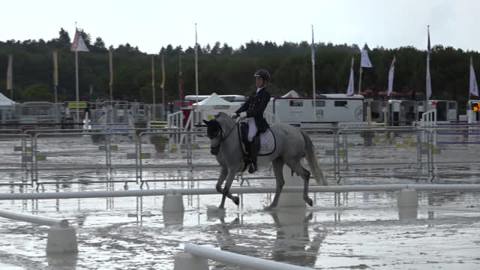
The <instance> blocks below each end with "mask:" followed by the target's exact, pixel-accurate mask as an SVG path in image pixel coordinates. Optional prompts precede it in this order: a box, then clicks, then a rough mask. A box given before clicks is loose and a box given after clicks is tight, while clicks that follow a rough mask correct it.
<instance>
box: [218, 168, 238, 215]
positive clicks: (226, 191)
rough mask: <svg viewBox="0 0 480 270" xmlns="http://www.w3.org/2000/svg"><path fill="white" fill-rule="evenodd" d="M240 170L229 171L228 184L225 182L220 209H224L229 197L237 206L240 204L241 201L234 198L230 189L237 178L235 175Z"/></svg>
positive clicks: (236, 197)
mask: <svg viewBox="0 0 480 270" xmlns="http://www.w3.org/2000/svg"><path fill="white" fill-rule="evenodd" d="M237 171H238V170H232V169H230V170H228V174H227V178H226V182H225V188H224V189H223V195H222V202H221V203H220V206H219V207H218V208H221V209H223V208H224V207H225V199H226V198H227V197H228V198H230V199H231V200H232V201H233V202H234V203H235V204H236V205H238V204H239V203H240V199H239V198H238V196H233V195H232V193H230V187H231V186H232V183H233V179H234V178H235V174H236V173H237Z"/></svg>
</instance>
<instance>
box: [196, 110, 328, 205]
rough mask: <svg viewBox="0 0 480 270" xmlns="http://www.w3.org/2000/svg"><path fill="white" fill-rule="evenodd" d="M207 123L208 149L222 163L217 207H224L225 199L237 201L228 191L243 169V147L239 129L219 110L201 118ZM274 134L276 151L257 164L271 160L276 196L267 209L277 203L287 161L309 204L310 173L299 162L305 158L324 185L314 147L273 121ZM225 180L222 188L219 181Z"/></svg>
mask: <svg viewBox="0 0 480 270" xmlns="http://www.w3.org/2000/svg"><path fill="white" fill-rule="evenodd" d="M204 122H205V124H206V125H207V135H208V137H209V138H210V152H211V153H212V154H213V155H215V156H216V158H217V161H218V163H219V164H220V166H221V171H220V177H219V178H218V181H217V185H216V189H217V191H218V192H219V193H221V194H223V196H222V202H221V203H220V206H219V208H220V209H223V208H224V206H225V198H226V197H228V198H230V199H231V200H232V201H233V202H234V203H235V204H237V205H238V204H239V199H238V196H233V195H232V194H231V193H230V187H231V186H232V182H233V180H234V178H235V175H236V174H237V173H239V172H241V171H242V169H244V168H245V164H244V158H243V150H242V144H241V138H240V135H239V134H240V132H239V124H238V123H236V122H235V121H234V120H233V119H232V118H231V117H230V116H228V115H227V114H225V113H219V114H218V115H216V116H215V119H213V120H210V121H204ZM270 129H271V131H272V133H273V135H274V137H275V142H276V147H275V150H274V151H273V152H272V153H270V154H268V155H264V156H259V163H260V164H261V163H265V162H271V163H272V165H273V172H274V174H275V179H276V189H275V197H274V198H273V201H272V203H271V204H270V206H268V207H267V209H271V208H274V207H276V206H277V204H278V200H279V198H280V193H281V191H282V188H283V185H284V184H285V180H284V178H283V165H284V164H286V165H287V166H288V167H290V168H291V169H292V171H294V172H295V173H296V174H297V175H299V176H301V177H302V179H303V180H304V185H303V187H304V188H303V199H304V201H305V202H306V203H307V204H308V205H310V206H312V199H311V198H310V197H308V182H309V180H310V172H309V171H308V170H306V169H305V168H303V167H302V165H301V163H300V161H301V159H302V158H304V157H305V158H306V159H307V161H308V165H309V167H310V169H311V170H312V172H313V175H314V177H315V179H316V181H317V183H318V184H323V185H327V181H326V179H325V178H324V176H323V173H322V170H321V169H320V167H319V166H318V163H317V160H316V157H315V152H314V146H313V144H312V141H311V140H310V137H309V136H308V135H307V134H305V133H304V132H303V131H301V130H300V129H298V128H295V127H292V126H290V125H286V124H275V125H273V126H272V127H271V128H270ZM225 180H226V183H225V187H224V188H223V189H222V184H223V182H224V181H225Z"/></svg>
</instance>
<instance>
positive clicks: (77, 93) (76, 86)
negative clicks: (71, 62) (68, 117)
mask: <svg viewBox="0 0 480 270" xmlns="http://www.w3.org/2000/svg"><path fill="white" fill-rule="evenodd" d="M78 88H79V86H78V51H77V50H75V101H76V106H75V107H76V111H77V125H78V123H80V110H79V108H78V107H79V105H78V103H80V94H79V89H78Z"/></svg>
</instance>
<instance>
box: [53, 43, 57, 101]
mask: <svg viewBox="0 0 480 270" xmlns="http://www.w3.org/2000/svg"><path fill="white" fill-rule="evenodd" d="M53 91H54V100H55V103H58V51H57V50H55V51H53Z"/></svg>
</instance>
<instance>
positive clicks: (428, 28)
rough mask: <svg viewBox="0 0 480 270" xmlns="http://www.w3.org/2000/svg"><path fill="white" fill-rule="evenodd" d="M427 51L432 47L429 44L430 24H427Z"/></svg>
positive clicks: (430, 50)
mask: <svg viewBox="0 0 480 270" xmlns="http://www.w3.org/2000/svg"><path fill="white" fill-rule="evenodd" d="M427 36H428V37H427V51H428V53H430V52H432V47H431V45H430V25H427Z"/></svg>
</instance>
